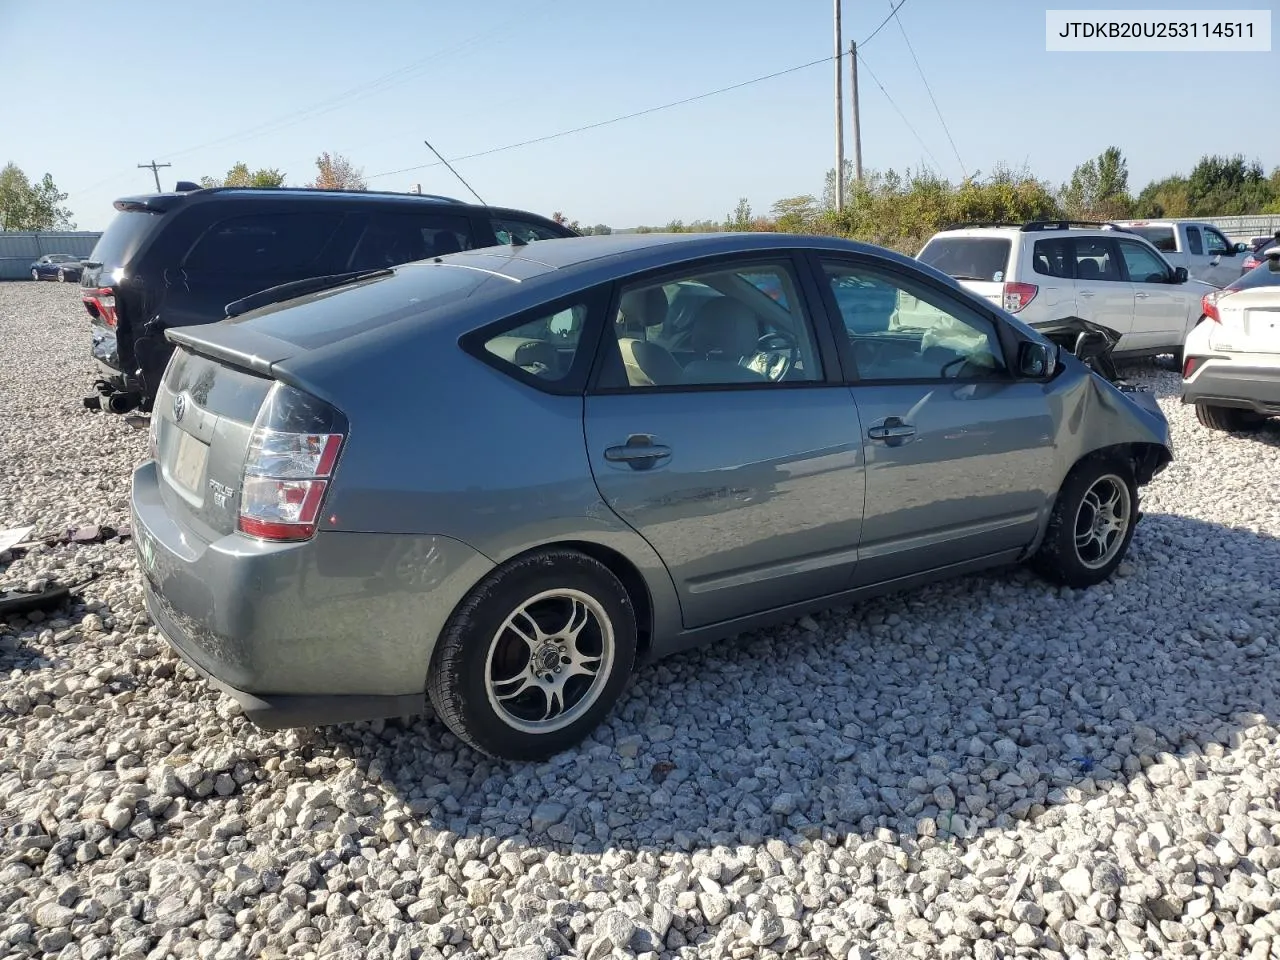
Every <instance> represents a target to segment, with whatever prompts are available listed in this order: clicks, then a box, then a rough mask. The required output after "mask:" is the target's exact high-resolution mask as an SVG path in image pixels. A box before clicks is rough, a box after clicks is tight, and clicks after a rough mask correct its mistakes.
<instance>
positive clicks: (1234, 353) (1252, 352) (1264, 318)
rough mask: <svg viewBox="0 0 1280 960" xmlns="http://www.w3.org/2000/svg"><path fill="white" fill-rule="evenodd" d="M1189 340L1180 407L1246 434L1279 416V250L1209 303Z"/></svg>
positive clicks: (1222, 427)
mask: <svg viewBox="0 0 1280 960" xmlns="http://www.w3.org/2000/svg"><path fill="white" fill-rule="evenodd" d="M1204 307H1205V319H1204V320H1202V321H1201V322H1200V325H1199V326H1197V327H1196V328H1195V329H1194V330H1192V331H1191V334H1190V335H1189V336H1188V337H1187V347H1186V356H1185V358H1184V359H1183V364H1182V402H1183V403H1194V404H1195V405H1196V416H1197V417H1198V418H1199V420H1200V422H1201V423H1202V424H1204V425H1205V426H1206V427H1211V428H1213V429H1215V430H1243V429H1245V428H1247V427H1251V426H1255V425H1257V424H1260V423H1261V422H1262V421H1263V419H1264V418H1265V417H1268V416H1280V247H1273V248H1272V249H1270V250H1268V251H1267V253H1266V259H1265V260H1264V261H1263V263H1262V265H1261V266H1258V267H1255V268H1254V269H1253V270H1251V271H1250V272H1249V273H1246V274H1245V275H1244V276H1243V277H1241V278H1240V279H1239V280H1236V281H1235V282H1234V283H1231V284H1228V285H1227V287H1226V289H1225V290H1222V291H1221V292H1215V293H1213V294H1211V295H1209V296H1208V297H1206V298H1205V304H1204Z"/></svg>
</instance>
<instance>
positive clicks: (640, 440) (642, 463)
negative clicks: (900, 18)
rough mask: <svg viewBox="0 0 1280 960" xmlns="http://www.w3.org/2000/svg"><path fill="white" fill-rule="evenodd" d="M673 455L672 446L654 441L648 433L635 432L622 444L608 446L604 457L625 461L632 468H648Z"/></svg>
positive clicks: (611, 461)
mask: <svg viewBox="0 0 1280 960" xmlns="http://www.w3.org/2000/svg"><path fill="white" fill-rule="evenodd" d="M670 456H671V448H670V447H667V446H663V445H662V444H660V443H654V440H653V437H652V436H650V435H649V434H647V433H633V434H632V435H631V436H629V437H627V442H626V443H625V444H622V445H621V446H616V447H607V448H606V449H605V451H604V458H605V459H606V460H608V461H609V462H610V463H625V464H627V466H629V467H631V469H632V470H648V469H649V468H650V467H652V466H653V465H654V464H656V463H657V462H658V461H660V460H666V459H667V458H668V457H670Z"/></svg>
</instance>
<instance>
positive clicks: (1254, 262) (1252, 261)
mask: <svg viewBox="0 0 1280 960" xmlns="http://www.w3.org/2000/svg"><path fill="white" fill-rule="evenodd" d="M1260 263H1262V261H1261V260H1259V259H1258V258H1257V257H1256V256H1254V255H1253V254H1252V253H1251V254H1249V256H1247V257H1245V258H1244V263H1243V264H1241V266H1242V267H1243V268H1244V269H1245V270H1252V269H1253V268H1254V267H1256V266H1258V265H1259V264H1260Z"/></svg>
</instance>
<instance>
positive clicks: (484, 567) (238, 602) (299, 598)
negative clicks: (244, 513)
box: [131, 461, 493, 729]
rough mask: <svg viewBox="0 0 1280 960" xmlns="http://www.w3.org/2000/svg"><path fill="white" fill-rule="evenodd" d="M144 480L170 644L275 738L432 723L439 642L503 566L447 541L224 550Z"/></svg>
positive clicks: (381, 538)
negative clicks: (476, 589) (386, 720)
mask: <svg viewBox="0 0 1280 960" xmlns="http://www.w3.org/2000/svg"><path fill="white" fill-rule="evenodd" d="M163 482H164V481H163V480H161V479H160V478H159V474H158V471H157V470H156V465H155V463H154V462H151V461H148V462H147V463H144V464H143V465H142V466H140V467H139V468H138V469H137V470H136V471H135V472H134V475H133V490H132V497H131V508H132V520H133V536H134V545H135V551H136V553H137V556H138V563H139V567H140V568H141V570H142V573H143V577H144V581H145V584H144V585H145V592H146V604H147V609H148V611H149V612H150V614H151V616H152V619H153V620H154V621H155V623H156V626H157V627H158V628H159V629H160V632H161V633H162V634H163V635H164V637H165V639H166V640H167V641H168V642H169V644H170V645H171V646H172V647H173V648H174V649H175V650H176V651H177V652H178V653H179V654H180V655H181V656H182V658H183V659H184V660H186V661H187V662H188V663H190V664H191V665H192V666H193V667H194V668H195V669H196V670H197V671H198V672H199V673H201V674H203V675H204V676H205V677H207V678H209V679H210V680H212V681H213V682H214V683H215V684H216V685H217V686H218V687H219V688H220V689H222V690H223V691H224V692H226V693H228V694H229V695H231V696H232V697H234V698H235V699H236V700H238V701H239V702H240V704H241V705H242V706H243V707H244V710H245V713H246V714H247V715H248V716H249V717H250V719H252V720H253V721H254V722H255V723H258V724H259V725H261V726H263V727H266V728H268V729H278V728H280V727H287V726H312V725H319V724H326V723H338V722H346V721H350V720H357V719H371V718H375V717H386V716H398V715H408V714H415V713H420V712H421V710H422V707H423V702H424V701H423V694H424V691H425V689H426V678H427V670H428V667H429V665H430V662H431V654H432V651H433V649H434V644H435V640H436V638H437V637H438V636H439V634H440V632H441V631H442V630H443V629H444V625H445V622H446V621H447V620H448V617H449V615H450V614H451V613H452V611H453V609H454V607H455V606H456V605H457V603H458V602H459V601H460V600H461V599H462V598H463V597H464V596H465V595H466V593H467V591H468V590H470V588H471V587H472V586H473V585H474V584H475V583H476V582H477V581H478V580H479V579H480V578H481V577H483V576H484V575H485V574H486V573H487V572H488V571H489V570H491V569H492V568H493V564H492V563H491V562H490V561H489V560H488V559H487V558H485V557H483V556H482V555H480V554H478V553H476V552H475V551H474V550H472V549H471V548H470V547H468V546H466V545H465V544H463V543H460V542H459V541H457V540H451V539H449V538H445V537H430V536H402V535H397V534H372V533H338V532H332V531H330V532H322V533H320V534H318V535H317V536H316V537H315V538H314V539H312V540H310V541H308V542H305V543H298V544H279V543H267V542H264V541H258V540H253V539H250V538H248V537H244V536H241V535H239V534H233V535H231V536H227V537H219V538H214V539H212V540H209V539H206V538H204V537H202V536H201V534H200V532H199V531H196V530H193V529H191V528H190V527H188V526H187V525H185V524H184V523H183V522H181V521H179V520H178V519H177V518H176V517H175V516H174V515H173V514H171V513H170V512H169V509H168V508H167V506H166V505H165V503H164V501H163V500H162V499H161V490H160V486H159V485H160V484H161V483H163Z"/></svg>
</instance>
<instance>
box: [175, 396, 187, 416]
mask: <svg viewBox="0 0 1280 960" xmlns="http://www.w3.org/2000/svg"><path fill="white" fill-rule="evenodd" d="M186 415H187V395H186V394H185V393H180V394H178V395H177V396H176V397H174V398H173V422H174V423H179V422H180V421H181V420H182V418H183V417H185V416H186Z"/></svg>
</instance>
